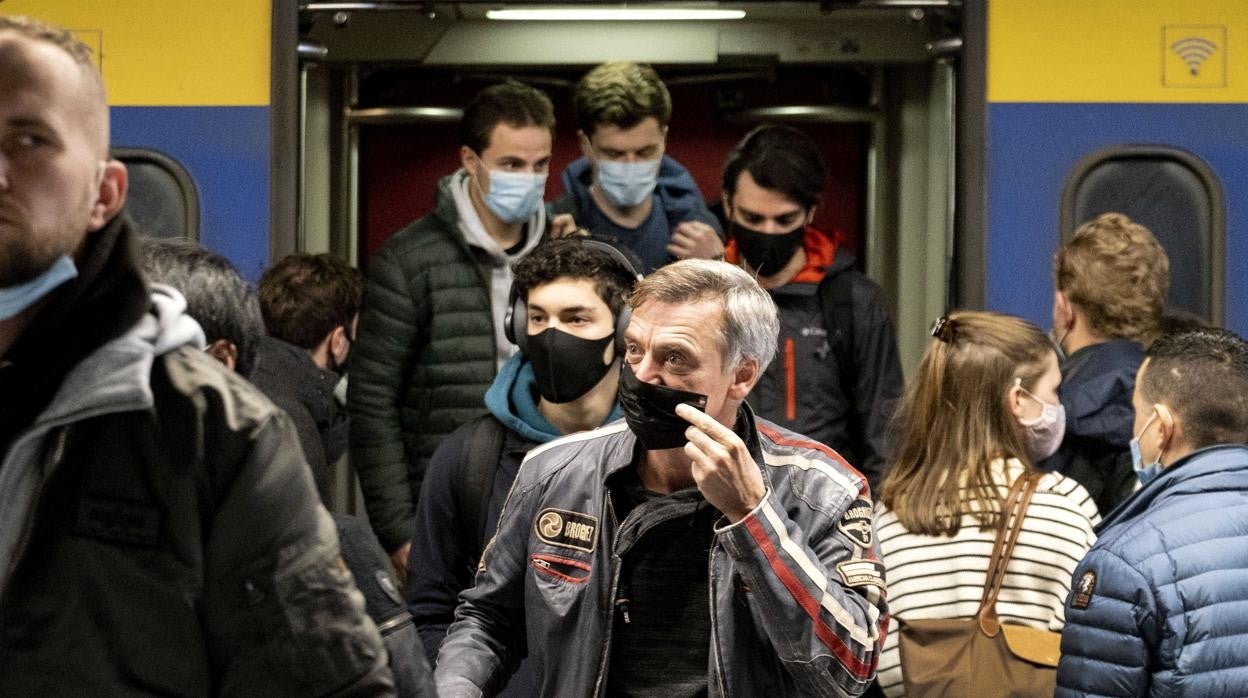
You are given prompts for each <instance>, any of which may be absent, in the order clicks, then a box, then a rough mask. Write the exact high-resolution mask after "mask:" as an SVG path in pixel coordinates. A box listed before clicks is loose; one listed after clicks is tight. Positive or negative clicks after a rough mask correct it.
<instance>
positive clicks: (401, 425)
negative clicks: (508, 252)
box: [347, 177, 497, 551]
mask: <svg viewBox="0 0 1248 698" xmlns="http://www.w3.org/2000/svg"><path fill="white" fill-rule="evenodd" d="M450 186H451V178H450V177H444V178H442V180H441V182H439V184H438V200H437V206H436V208H435V210H434V211H433V213H430V214H429V215H427V216H425V217H423V218H421V219H419V220H417V221H416V222H415V223H412V224H411V225H409V226H407V227H406V228H404V229H403V230H400V231H399V232H397V233H395V234H394V236H393V237H391V238H390V239H389V240H388V241H387V242H386V244H385V245H383V246H382V247H381V249H380V250H378V251H377V254H375V255H374V256H373V258H372V259H371V260H370V261H369V264H368V284H367V291H366V293H365V300H364V309H363V312H362V313H361V315H360V323H359V326H358V333H357V335H356V342H355V346H354V347H353V348H352V353H351V381H350V383H349V386H348V393H347V394H348V397H347V406H348V410H349V412H350V415H351V428H350V430H351V439H350V442H351V461H352V463H353V464H354V466H355V468H356V471H357V472H358V473H359V477H360V486H361V488H362V489H363V491H364V501H365V502H366V503H367V505H368V517H369V520H370V521H371V523H372V525H373V529H374V530H375V531H376V532H377V537H378V538H379V539H380V540H381V544H382V546H383V547H384V548H385V549H386V550H387V551H394V550H396V549H398V548H399V547H401V546H403V545H404V544H405V543H407V542H408V541H410V540H411V536H412V524H413V521H414V518H415V513H416V502H417V500H418V498H419V496H420V485H421V482H422V481H423V479H424V475H425V467H426V465H427V464H428V462H429V457H430V456H432V455H433V451H434V449H436V448H437V447H438V444H439V443H441V442H442V440H443V439H445V438H446V437H447V435H449V434H450V433H451V432H452V431H455V429H456V428H457V427H458V426H460V425H461V424H464V423H466V422H468V421H469V420H471V419H473V418H475V417H477V416H480V415H482V414H484V413H485V404H484V402H483V400H482V398H483V396H484V395H485V391H486V389H487V388H489V387H490V381H492V380H493V379H494V374H495V370H496V362H497V349H496V347H495V340H494V325H493V319H492V316H491V314H490V291H489V288H490V284H489V279H488V276H487V274H488V272H487V271H485V269H484V266H485V265H488V264H489V263H490V262H489V259H488V256H487V255H486V253H485V252H484V251H482V250H479V249H477V248H473V247H470V246H469V245H468V242H467V241H466V240H465V238H464V235H463V233H462V232H460V230H459V214H458V211H457V210H456V208H455V201H454V198H453V196H452V193H451V190H450Z"/></svg>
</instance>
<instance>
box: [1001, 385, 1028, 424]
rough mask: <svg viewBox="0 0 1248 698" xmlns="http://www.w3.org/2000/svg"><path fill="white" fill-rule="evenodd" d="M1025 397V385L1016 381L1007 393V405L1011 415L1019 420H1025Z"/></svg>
mask: <svg viewBox="0 0 1248 698" xmlns="http://www.w3.org/2000/svg"><path fill="white" fill-rule="evenodd" d="M1023 397H1024V394H1023V384H1022V383H1021V382H1019V381H1014V384H1013V385H1011V386H1010V389H1009V390H1007V391H1005V404H1006V406H1007V407H1009V408H1010V413H1011V414H1013V415H1014V416H1015V417H1017V418H1019V419H1022V418H1023Z"/></svg>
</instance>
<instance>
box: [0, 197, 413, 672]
mask: <svg viewBox="0 0 1248 698" xmlns="http://www.w3.org/2000/svg"><path fill="white" fill-rule="evenodd" d="M130 238H131V232H130V230H129V226H128V224H127V223H126V222H125V221H124V219H121V218H118V219H116V220H114V221H113V222H112V223H110V224H109V225H108V226H106V227H105V228H104V229H102V230H101V231H98V232H96V233H93V234H92V235H90V236H88V241H87V246H86V248H85V250H84V253H83V254H82V258H83V259H84V263H85V268H86V269H87V273H84V274H83V275H82V276H80V277H79V279H78V280H77V281H75V282H72V283H71V284H69V285H67V286H66V287H64V288H62V289H59V290H58V291H57V292H56V297H54V298H52V299H51V301H50V302H49V304H48V305H47V306H45V307H44V308H43V309H42V310H41V311H40V312H39V313H38V314H37V315H36V316H35V320H34V323H33V324H32V325H31V326H30V327H29V328H28V329H27V331H25V332H23V334H22V337H21V338H20V339H19V344H20V345H21V346H20V347H15V348H14V349H15V350H14V351H11V352H10V353H9V356H6V357H5V361H4V362H0V363H5V364H7V368H8V369H9V370H13V369H15V368H16V369H18V370H20V369H21V367H22V365H23V362H29V361H30V360H31V358H32V357H38V356H45V355H46V356H51V355H53V354H57V353H58V351H59V350H60V348H59V347H54V346H48V345H46V342H47V341H48V339H49V338H52V337H56V336H58V335H62V334H64V335H70V334H82V335H84V336H92V337H99V335H98V334H95V333H93V332H91V331H90V330H89V329H88V328H89V327H90V326H91V325H92V324H93V323H94V324H98V325H107V324H108V323H109V322H111V318H110V317H108V316H100V315H96V316H94V317H92V316H83V315H82V314H81V312H80V311H81V308H83V307H91V305H92V304H91V299H93V298H104V297H107V298H110V299H112V300H113V301H114V302H117V303H118V307H117V312H118V313H121V314H124V313H126V312H128V311H127V309H128V308H129V307H130V300H133V298H134V294H133V292H134V291H135V290H141V289H142V282H141V278H140V277H139V275H138V271H137V268H136V267H135V265H134V261H133V259H132V257H131V252H130V244H131V243H130ZM101 259H104V260H108V261H107V262H106V263H104V265H103V266H102V267H100V266H93V265H96V264H97V262H98V260H101ZM136 281H137V284H138V285H137V286H136V285H135V282H136ZM139 299H140V300H141V296H140V297H139ZM62 301H66V302H62ZM139 308H140V313H139V316H138V318H137V322H135V323H134V324H133V325H132V326H131V327H130V328H129V329H128V330H125V331H123V332H120V333H119V334H118V335H117V336H115V337H112V338H109V339H106V340H105V341H103V342H102V343H99V344H95V345H94V346H84V347H79V349H81V352H80V353H79V354H78V355H77V356H76V358H75V360H74V361H73V362H72V363H71V364H69V365H68V367H67V368H66V370H65V372H63V373H58V374H55V378H56V379H57V380H56V382H55V386H54V387H55V389H54V391H53V393H52V394H51V396H50V397H49V398H48V399H47V401H46V403H43V404H42V405H41V407H40V408H39V409H38V411H37V413H36V414H35V415H34V416H33V417H32V418H31V419H30V421H29V422H26V423H24V424H23V425H22V426H20V427H19V428H18V431H17V433H16V436H15V437H14V438H12V439H11V440H6V441H2V442H0V449H2V450H3V462H2V463H0V666H3V667H4V670H3V671H2V672H0V695H41V694H62V693H70V694H81V695H119V694H125V693H160V694H170V695H171V694H178V695H211V694H225V695H233V694H249V695H258V694H262V695H313V694H316V695H329V694H338V695H385V694H387V693H389V692H390V691H392V680H391V677H390V672H389V670H388V669H387V668H386V665H385V661H386V655H385V651H384V649H383V646H382V644H381V638H380V637H379V636H378V634H377V629H376V627H375V626H374V625H373V623H372V621H370V620H369V619H368V617H367V616H366V615H365V613H364V606H363V600H362V598H361V597H360V594H359V592H358V591H357V590H356V589H355V587H354V585H353V584H352V581H351V577H350V575H349V574H348V573H347V572H346V570H345V569H343V568H342V567H341V564H340V562H339V561H338V546H337V539H336V537H335V534H334V527H333V523H332V521H331V520H330V518H329V515H328V514H327V513H326V512H325V510H324V509H323V508H322V507H321V506H320V504H319V501H318V499H317V495H316V492H315V489H314V488H313V484H312V478H311V476H310V474H309V473H308V468H307V465H306V464H305V463H304V461H303V457H302V452H301V450H300V448H299V445H298V442H297V440H296V437H295V433H294V429H293V428H292V426H291V424H290V421H289V420H288V419H287V417H286V415H285V414H284V413H282V412H281V411H279V410H277V409H276V408H275V407H274V406H273V404H272V403H270V402H269V401H268V400H267V399H265V398H264V397H263V396H262V395H260V394H259V393H258V392H257V391H256V390H255V389H254V388H253V387H251V385H250V384H248V383H247V382H246V381H244V380H243V379H241V378H238V377H237V376H235V375H234V374H233V373H230V372H228V371H227V370H226V369H225V368H224V367H222V366H221V365H220V364H219V363H218V362H217V361H215V360H214V359H212V358H211V357H209V356H208V355H207V354H205V353H204V352H202V351H200V350H199V349H198V346H202V343H203V341H204V340H203V333H202V332H201V331H200V329H199V327H198V325H197V324H196V323H195V322H194V321H193V320H191V319H190V318H189V317H188V316H186V315H185V312H184V311H185V301H184V300H183V299H182V297H181V296H180V294H178V293H177V292H176V291H173V290H172V289H161V288H158V289H156V291H155V293H154V294H153V295H152V297H151V299H150V302H147V303H142V304H141V305H139ZM49 309H56V311H57V312H55V313H53V312H49ZM67 341H71V342H72V340H67ZM28 342H34V344H33V345H32V344H30V343H28ZM188 345H189V346H188ZM41 348H42V349H43V351H42V352H40V351H39V349H41ZM49 361H52V360H51V359H49ZM50 365H52V366H58V370H59V362H56V361H52V363H51V364H50ZM32 368H33V367H32ZM41 368H42V369H43V370H47V369H48V366H47V365H45V366H43V367H41ZM44 375H45V377H46V374H44ZM2 380H3V378H2V377H0V381H2Z"/></svg>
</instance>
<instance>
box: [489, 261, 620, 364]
mask: <svg viewBox="0 0 1248 698" xmlns="http://www.w3.org/2000/svg"><path fill="white" fill-rule="evenodd" d="M567 239H573V240H578V241H579V242H580V244H581V245H582V246H583V247H585V248H586V249H589V250H593V251H595V252H598V253H600V254H601V255H602V256H605V257H606V258H607V259H609V260H610V261H611V263H612V265H614V266H615V267H616V269H615V273H618V274H619V276H620V277H621V278H628V279H632V280H633V282H634V283H635V282H637V281H641V277H642V274H641V272H639V271H637V269H638V264H636V263H634V262H633V261H632V260H630V259H629V258H628V255H626V254H624V252H622V251H621V250H620V249H619V248H618V247H616V246H615V245H612V244H610V243H606V242H602V241H601V240H588V239H584V238H567ZM632 314H633V311H632V309H631V308H629V307H628V305H627V304H625V305H622V306H621V307H620V312H619V313H618V314H617V315H616V317H615V353H616V356H620V355H622V353H623V351H624V331H625V330H627V329H628V321H629V318H631V317H632ZM503 334H504V335H505V336H506V337H507V340H508V341H510V342H511V343H512V344H515V345H516V346H517V347H519V348H520V352H521V353H527V350H528V344H529V303H528V299H527V298H525V297H524V295H522V294H521V293H520V289H519V288H517V287H516V284H515V283H514V282H513V283H512V284H511V293H510V294H509V297H508V302H507V313H506V315H504V317H503Z"/></svg>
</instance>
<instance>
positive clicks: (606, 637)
mask: <svg viewBox="0 0 1248 698" xmlns="http://www.w3.org/2000/svg"><path fill="white" fill-rule="evenodd" d="M605 489H606V491H607V512H608V513H609V514H610V515H611V523H612V524H613V525H614V526H615V534H614V535H613V536H612V537H611V539H612V540H611V563H612V565H611V566H612V567H613V568H614V569H613V570H612V571H611V597H610V598H611V603H608V604H607V608H606V615H607V628H606V631H605V632H604V634H603V637H602V659H600V660H599V661H598V680H597V681H596V682H595V683H594V695H595V696H601V695H602V692H603V690H605V688H606V686H604V685H603V684H604V683H605V680H606V678H607V660H608V658H610V656H611V632H612V628H613V627H614V625H615V604H614V601H615V595H616V594H618V593H619V591H620V568H621V567H622V565H621V564H620V553H619V550H620V522H619V520H618V519H616V518H615V500H614V499H613V498H612V497H611V488H610V487H606V488H605Z"/></svg>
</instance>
